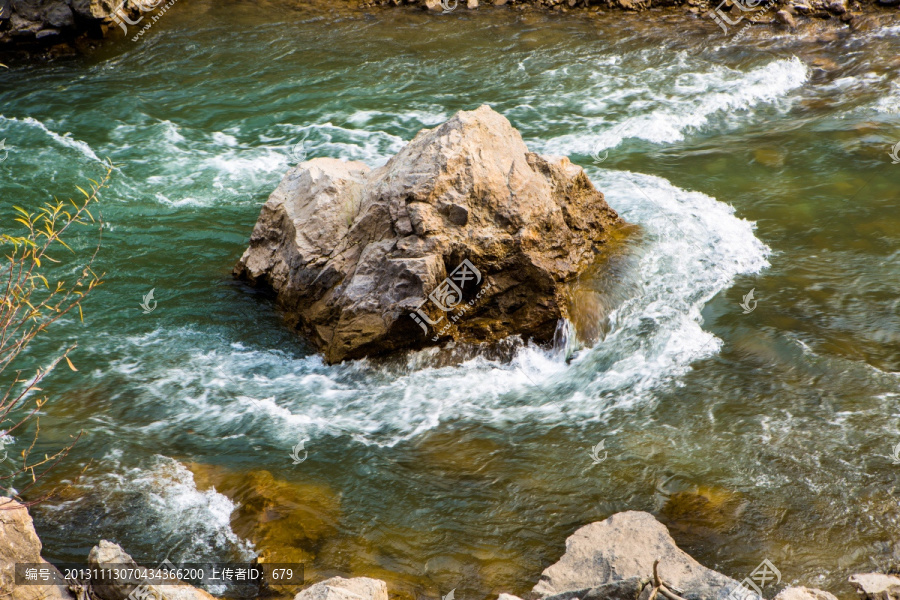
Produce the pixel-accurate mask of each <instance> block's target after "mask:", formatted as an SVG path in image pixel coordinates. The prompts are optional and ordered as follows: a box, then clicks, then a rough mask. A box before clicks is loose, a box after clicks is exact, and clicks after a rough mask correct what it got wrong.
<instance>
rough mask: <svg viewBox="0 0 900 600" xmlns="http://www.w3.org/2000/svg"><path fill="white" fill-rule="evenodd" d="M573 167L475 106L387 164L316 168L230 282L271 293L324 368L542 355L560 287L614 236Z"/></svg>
mask: <svg viewBox="0 0 900 600" xmlns="http://www.w3.org/2000/svg"><path fill="white" fill-rule="evenodd" d="M622 224H623V223H622V221H621V220H620V219H619V217H618V215H617V214H616V212H615V211H614V210H612V209H611V208H610V207H609V206H608V205H607V204H606V202H605V201H604V199H603V194H601V193H600V192H599V191H597V190H596V189H595V188H594V186H593V184H592V183H591V182H590V180H589V179H588V177H587V175H585V173H584V171H583V170H582V168H581V167H579V166H576V165H573V164H572V163H571V162H569V160H568V159H567V158H565V157H551V156H541V155H538V154H535V153H533V152H529V151H528V148H527V147H526V146H525V143H524V141H523V140H522V136H521V135H520V134H519V132H518V131H516V130H515V129H514V128H513V127H512V125H511V124H510V123H509V121H508V120H507V119H506V118H505V117H503V116H502V115H500V114H498V113H496V112H494V111H493V110H491V108H490V107H488V106H482V107H480V108H478V109H477V110H474V111H461V112H459V113H457V114H456V115H454V116H453V117H452V118H451V119H450V120H449V121H447V122H446V123H444V124H443V125H441V126H439V127H436V128H434V129H426V130H423V131H421V132H419V134H418V135H417V136H416V137H415V138H414V139H413V140H412V141H411V142H410V143H409V144H408V145H407V146H405V147H404V148H403V149H402V150H401V151H400V152H399V153H398V154H397V155H396V156H394V157H393V158H391V159H390V160H389V161H388V163H387V164H386V165H384V166H382V167H379V168H377V169H374V170H372V169H370V168H369V167H368V166H367V165H365V164H363V163H360V162H346V161H342V160H335V159H330V158H317V159H313V160H310V161H307V162H304V163H301V164H300V165H298V166H297V167H295V168H293V169H291V170H290V171H289V172H288V173H287V174H286V175H285V177H284V179H283V180H282V182H281V184H280V185H279V186H278V188H277V189H276V190H275V191H274V192H273V193H272V195H271V196H270V197H269V199H268V201H267V202H266V203H265V205H264V206H263V208H262V211H261V213H260V216H259V220H258V221H257V223H256V226H255V227H254V229H253V233H252V235H251V238H250V247H249V248H248V249H247V251H246V252H244V254H243V256H242V257H241V259H240V261H239V262H238V264H237V265H236V266H235V274H236V275H237V276H238V277H241V278H243V279H244V280H246V281H248V282H250V283H251V284H254V285H262V286H266V287H268V288H271V289H272V290H274V291H275V293H276V295H277V298H278V302H279V304H280V306H281V307H282V308H283V309H284V311H285V313H286V316H287V318H288V321H289V323H290V324H291V325H293V326H295V327H297V328H298V329H299V330H300V331H302V332H303V333H304V334H305V335H306V336H307V337H308V338H309V339H310V340H311V341H312V342H313V343H314V344H315V346H316V347H317V348H319V349H320V350H321V351H322V353H323V354H324V356H325V359H326V361H328V362H331V363H334V362H339V361H341V360H344V359H348V358H359V357H363V356H367V355H377V354H383V353H387V352H390V351H393V350H397V349H401V348H419V347H424V346H428V345H434V344H441V343H444V342H446V341H449V340H459V341H463V342H471V343H480V342H491V341H495V340H498V339H501V338H504V337H506V336H510V335H514V334H519V335H521V336H522V337H523V338H526V339H527V338H531V339H534V340H535V341H537V342H548V341H550V340H552V338H553V335H554V332H555V330H556V327H557V323H558V322H559V320H560V319H562V318H565V317H567V316H568V313H567V293H566V292H567V284H568V283H569V282H571V281H572V280H573V279H575V278H576V277H577V276H578V275H579V274H580V273H582V272H583V271H584V270H585V269H586V268H587V267H589V266H590V265H591V264H592V263H593V262H594V261H595V260H596V257H597V254H598V253H599V252H601V251H602V250H603V248H604V245H605V244H606V243H607V241H608V240H609V239H610V236H611V235H612V233H613V231H614V230H615V229H616V228H617V227H619V226H620V225H622Z"/></svg>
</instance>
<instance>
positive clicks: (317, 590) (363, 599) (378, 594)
mask: <svg viewBox="0 0 900 600" xmlns="http://www.w3.org/2000/svg"><path fill="white" fill-rule="evenodd" d="M294 600H388V593H387V584H386V583H385V582H383V581H381V580H380V579H371V578H369V577H354V578H352V579H345V578H344V577H332V578H331V579H326V580H325V581H321V582H319V583H317V584H315V585H312V586H310V587H308V588H306V589H305V590H303V591H302V592H300V593H299V594H297V595H296V596H294Z"/></svg>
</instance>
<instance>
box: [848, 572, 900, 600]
mask: <svg viewBox="0 0 900 600" xmlns="http://www.w3.org/2000/svg"><path fill="white" fill-rule="evenodd" d="M850 583H851V584H852V585H853V586H854V587H855V588H856V592H857V593H858V594H859V596H860V598H862V599H863V600H898V599H900V577H897V576H895V575H884V574H882V573H861V574H858V575H851V576H850Z"/></svg>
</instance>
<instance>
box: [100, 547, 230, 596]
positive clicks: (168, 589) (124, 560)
mask: <svg viewBox="0 0 900 600" xmlns="http://www.w3.org/2000/svg"><path fill="white" fill-rule="evenodd" d="M88 565H89V566H91V567H93V568H95V569H110V570H111V569H116V568H119V569H122V567H123V566H124V567H125V568H137V567H138V564H137V563H136V562H134V559H132V558H131V556H130V555H129V554H128V553H127V552H125V551H124V550H122V547H121V546H119V545H118V544H114V543H112V542H108V541H106V540H100V543H99V544H97V545H96V546H94V547H93V548H91V553H90V554H89V555H88ZM144 566H146V565H144ZM142 586H143V587H144V588H145V589H144V590H142V592H143V593H139V594H136V595H135V596H139V597H142V598H153V599H155V600H215V597H214V596H212V595H210V594H209V593H208V592H205V591H204V590H201V589H200V588H196V587H194V586H192V585H188V584H186V583H183V584H180V585H173V584H169V583H166V584H164V585H157V584H153V583H146V584H142ZM136 587H137V586H135V585H134V584H133V583H130V582H128V581H127V580H122V581H116V580H104V583H103V585H92V586H91V595H92V596H93V597H94V598H98V599H99V600H126V599H127V598H128V596H129V594H131V593H132V592H134V591H135V588H136Z"/></svg>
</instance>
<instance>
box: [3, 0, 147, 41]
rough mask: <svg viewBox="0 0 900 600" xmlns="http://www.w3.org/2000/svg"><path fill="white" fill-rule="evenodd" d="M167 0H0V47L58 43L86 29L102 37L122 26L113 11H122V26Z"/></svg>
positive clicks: (135, 20)
mask: <svg viewBox="0 0 900 600" xmlns="http://www.w3.org/2000/svg"><path fill="white" fill-rule="evenodd" d="M164 3H165V2H164V0H0V50H2V49H5V48H6V47H13V46H23V45H25V46H27V45H29V44H30V45H34V44H35V43H36V42H38V41H40V40H43V42H41V43H46V42H48V41H49V42H50V43H57V42H61V41H64V40H65V39H70V38H73V37H74V36H76V35H81V34H84V33H90V34H93V35H94V36H95V37H101V36H102V35H103V34H104V33H106V31H108V30H110V28H112V29H115V30H119V29H118V28H119V27H120V25H117V24H116V23H117V21H116V20H114V19H113V18H112V17H113V14H114V13H116V12H117V11H120V12H119V15H120V16H119V18H118V22H121V23H123V26H122V27H123V29H122V30H129V31H137V30H139V29H140V26H138V25H135V26H133V27H131V28H130V29H129V24H128V21H132V22H134V23H135V24H137V23H138V22H139V21H140V20H142V19H143V18H144V17H143V16H142V15H141V13H143V12H149V11H152V10H154V9H155V8H157V7H158V6H160V5H162V4H164Z"/></svg>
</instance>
